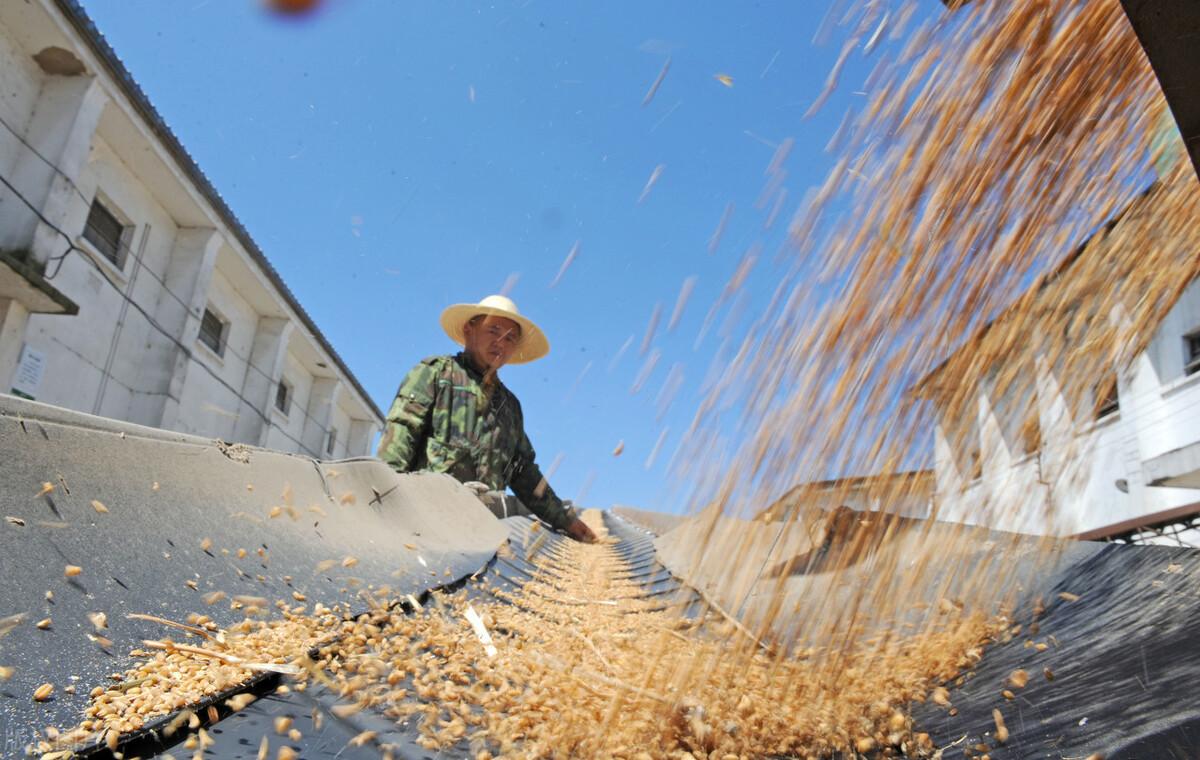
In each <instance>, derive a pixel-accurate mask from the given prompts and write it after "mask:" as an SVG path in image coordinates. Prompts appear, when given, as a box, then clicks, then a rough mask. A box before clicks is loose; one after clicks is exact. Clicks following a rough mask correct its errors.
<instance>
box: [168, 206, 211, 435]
mask: <svg viewBox="0 0 1200 760" xmlns="http://www.w3.org/2000/svg"><path fill="white" fill-rule="evenodd" d="M221 241H222V239H221V235H220V234H219V233H218V232H217V231H216V230H214V229H211V228H207V227H185V228H182V229H180V230H179V232H177V233H176V235H175V245H174V246H173V247H172V249H171V258H170V260H169V261H168V262H167V271H166V273H165V276H164V277H163V281H164V282H165V283H166V284H167V287H168V288H170V289H171V292H173V293H175V294H176V295H177V296H179V298H180V300H182V301H183V302H184V303H186V304H187V308H186V309H185V308H184V306H183V305H182V304H180V303H179V302H178V301H176V300H175V299H173V298H171V297H170V296H167V295H163V297H162V298H160V300H159V304H158V307H157V309H156V311H155V314H156V318H157V319H158V320H159V323H160V324H162V325H163V326H164V327H166V328H168V330H169V331H170V333H171V334H172V335H176V336H178V338H179V342H180V344H182V347H181V348H180V347H176V348H175V349H174V350H173V351H172V357H171V359H170V360H169V361H168V362H167V363H166V367H167V373H168V374H167V377H166V383H165V385H166V399H165V401H164V402H163V410H162V416H161V420H160V422H159V426H160V427H163V428H167V429H168V430H172V429H176V428H177V426H178V424H179V414H180V403H181V401H182V399H183V393H184V389H185V388H186V386H187V378H188V371H189V370H190V369H191V365H192V361H193V359H192V356H191V352H192V348H193V347H194V346H195V345H196V336H197V335H199V334H200V320H201V318H203V316H204V309H205V307H206V306H207V305H208V288H209V285H210V284H211V283H212V273H213V268H214V267H215V266H216V262H217V251H218V250H220V248H221ZM168 302H169V303H168ZM159 387H162V385H161V384H160V385H159Z"/></svg>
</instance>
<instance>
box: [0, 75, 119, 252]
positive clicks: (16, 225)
mask: <svg viewBox="0 0 1200 760" xmlns="http://www.w3.org/2000/svg"><path fill="white" fill-rule="evenodd" d="M107 103H108V96H107V95H105V93H104V90H103V88H101V86H100V84H99V82H98V81H97V80H96V78H95V77H83V76H75V77H64V76H48V77H46V80H45V84H43V86H42V92H41V95H40V96H39V97H38V101H37V103H36V104H35V105H34V110H33V116H32V118H31V119H30V122H29V126H28V128H27V129H26V130H25V139H26V141H27V142H28V143H29V144H30V145H32V146H33V147H34V148H35V149H36V150H37V153H39V154H41V156H42V157H44V158H45V159H46V161H43V160H42V158H39V157H38V155H36V154H34V152H33V151H31V150H29V149H28V148H25V147H24V146H22V147H21V152H20V153H19V154H18V158H17V161H16V162H15V163H14V165H13V170H12V183H13V185H14V186H15V187H17V188H18V189H19V190H20V191H21V194H22V195H23V196H24V197H25V199H26V200H28V201H29V202H30V203H32V204H33V205H34V206H36V207H37V209H38V210H39V211H40V212H41V213H42V216H44V217H46V219H47V221H49V222H50V223H51V224H53V225H55V226H57V227H58V228H60V229H61V230H63V232H65V233H66V234H68V235H75V234H76V233H78V231H79V229H80V228H82V226H83V220H84V219H86V218H87V217H86V215H87V210H88V202H87V201H86V200H85V199H83V198H81V197H80V196H79V194H78V192H77V190H76V189H75V186H76V185H77V184H78V181H79V175H80V173H81V172H82V171H83V167H84V166H85V165H86V163H87V158H88V154H89V152H90V151H91V146H92V139H93V137H94V136H95V133H96V125H97V124H98V123H99V121H100V114H101V113H102V112H103V111H104V106H105V105H106V104H107ZM47 161H48V162H49V163H50V164H53V166H50V165H48V164H47ZM6 190H7V188H6ZM66 245H67V243H66V241H65V240H64V239H63V237H62V236H61V235H59V234H58V233H57V232H55V231H54V230H53V229H51V228H50V227H49V226H47V225H46V224H44V223H42V222H40V221H39V220H38V218H37V216H36V214H34V213H33V211H32V210H30V208H29V207H28V206H26V205H25V204H24V203H22V202H21V201H20V200H17V199H15V198H14V199H11V201H9V200H8V199H6V201H5V202H4V203H0V247H3V248H6V249H9V250H24V249H28V250H30V251H31V252H32V253H33V258H34V260H35V261H38V262H45V261H46V260H47V259H48V258H49V257H51V256H57V255H60V254H62V253H63V251H65V250H66Z"/></svg>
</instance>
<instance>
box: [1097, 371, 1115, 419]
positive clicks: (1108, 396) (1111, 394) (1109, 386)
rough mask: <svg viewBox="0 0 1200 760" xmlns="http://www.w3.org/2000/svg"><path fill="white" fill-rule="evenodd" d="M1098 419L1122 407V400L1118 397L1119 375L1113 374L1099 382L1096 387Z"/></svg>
mask: <svg viewBox="0 0 1200 760" xmlns="http://www.w3.org/2000/svg"><path fill="white" fill-rule="evenodd" d="M1093 398H1095V399H1096V419H1101V418H1102V417H1107V416H1108V415H1110V414H1114V413H1116V412H1118V411H1120V409H1121V401H1120V399H1119V398H1117V376H1116V375H1112V376H1110V377H1109V378H1108V379H1107V380H1105V381H1103V382H1101V383H1099V384H1098V385H1097V386H1096V389H1095V395H1094V396H1093Z"/></svg>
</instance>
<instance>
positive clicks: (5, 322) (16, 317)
mask: <svg viewBox="0 0 1200 760" xmlns="http://www.w3.org/2000/svg"><path fill="white" fill-rule="evenodd" d="M28 323H29V311H28V310H27V309H26V308H25V306H24V305H23V304H22V303H21V302H20V301H17V300H15V299H12V298H0V393H8V392H9V389H10V388H12V380H13V373H14V372H16V370H17V362H19V361H20V360H21V347H22V346H23V345H24V344H25V326H26V325H27V324H28Z"/></svg>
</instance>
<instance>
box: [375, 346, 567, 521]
mask: <svg viewBox="0 0 1200 760" xmlns="http://www.w3.org/2000/svg"><path fill="white" fill-rule="evenodd" d="M377 456H378V457H379V458H380V459H382V460H383V461H384V462H386V463H387V464H388V465H390V466H391V467H392V469H394V470H396V471H397V472H413V471H415V470H431V471H433V472H445V473H449V474H450V475H453V476H454V477H455V478H457V479H458V480H460V481H462V482H464V483H466V482H469V481H473V480H474V481H479V482H481V483H485V484H487V486H488V487H489V488H491V489H493V490H496V491H503V490H504V489H505V488H506V487H511V488H512V490H513V493H515V494H516V495H517V497H518V498H519V499H520V500H521V502H522V503H523V504H524V505H525V506H526V507H528V508H529V509H530V511H532V512H533V513H534V514H536V515H537V516H538V517H541V518H542V519H543V520H545V521H546V522H548V523H550V525H552V526H554V527H556V528H563V529H565V528H566V527H567V525H569V524H570V523H571V521H572V520H573V519H574V517H573V515H572V514H571V512H570V510H569V509H568V508H567V507H566V506H564V505H563V503H562V500H561V499H559V498H558V496H557V495H555V493H554V489H552V488H550V485H549V484H548V483H547V482H546V480H545V479H544V478H543V477H542V472H541V470H539V469H538V466H537V464H536V463H535V461H534V456H535V455H534V452H533V446H531V445H530V443H529V437H528V436H526V435H525V419H524V416H523V415H522V413H521V403H520V402H519V401H517V397H516V396H514V395H513V393H512V391H510V390H509V389H508V388H506V387H504V384H503V383H501V382H500V381H499V380H498V379H497V380H496V381H495V383H494V384H493V385H492V387H491V389H490V391H489V390H488V389H487V388H485V387H484V384H483V375H482V374H480V373H479V372H478V371H477V370H476V369H475V368H474V367H473V366H472V365H471V363H470V361H468V359H467V356H466V354H465V353H459V354H457V355H456V356H431V357H429V358H428V359H423V360H422V361H421V363H420V364H418V365H417V366H416V367H413V369H412V370H411V371H410V372H409V373H408V375H407V376H406V377H405V378H404V381H403V382H402V383H400V389H399V390H398V391H396V400H395V401H393V402H392V407H391V409H389V410H388V415H387V427H386V428H385V429H384V432H383V438H382V439H380V441H379V451H378V454H377Z"/></svg>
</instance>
